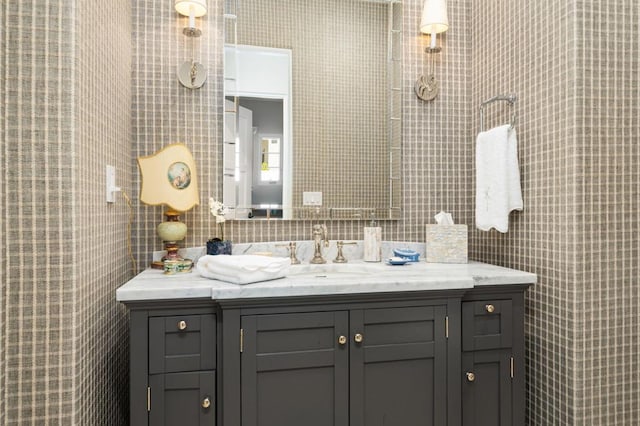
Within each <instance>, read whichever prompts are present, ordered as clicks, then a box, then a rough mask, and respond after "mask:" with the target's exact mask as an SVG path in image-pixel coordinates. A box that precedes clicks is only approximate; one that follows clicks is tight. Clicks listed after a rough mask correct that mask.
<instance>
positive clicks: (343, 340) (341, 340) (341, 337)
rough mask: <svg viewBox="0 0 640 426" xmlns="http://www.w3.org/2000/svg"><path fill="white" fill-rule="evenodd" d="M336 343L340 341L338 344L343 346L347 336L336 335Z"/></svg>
mask: <svg viewBox="0 0 640 426" xmlns="http://www.w3.org/2000/svg"><path fill="white" fill-rule="evenodd" d="M338 343H340V345H342V346H344V345H346V344H347V336H340V337H338Z"/></svg>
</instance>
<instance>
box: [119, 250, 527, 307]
mask: <svg viewBox="0 0 640 426" xmlns="http://www.w3.org/2000/svg"><path fill="white" fill-rule="evenodd" d="M535 282H536V275H535V274H531V273H528V272H522V271H517V270H514V269H509V268H503V267H499V266H494V265H488V264H485V263H479V262H470V263H467V264H443V263H425V262H424V261H420V262H416V263H407V264H405V265H400V266H394V265H389V264H386V263H384V262H381V263H365V262H363V261H358V260H353V261H349V263H347V264H334V263H331V261H330V260H329V261H328V263H327V264H325V265H309V264H303V265H294V266H291V271H290V273H289V275H288V276H287V277H285V278H280V279H277V280H272V281H264V282H259V283H253V284H246V285H236V284H229V283H225V282H222V281H216V280H210V279H207V278H203V277H201V276H200V275H199V274H198V273H197V272H196V271H195V268H194V271H193V272H190V273H183V274H177V275H165V274H164V273H163V272H162V271H159V270H153V269H147V270H145V271H143V272H142V273H140V274H139V275H137V276H136V277H134V278H133V279H132V280H130V281H129V282H127V283H125V284H124V285H123V286H122V287H120V288H119V289H118V290H117V291H116V299H117V300H118V301H120V302H134V301H145V300H166V299H190V298H212V299H214V300H232V299H243V298H246V299H253V298H268V297H295V296H319V295H332V294H356V293H381V292H402V291H425V290H454V289H470V288H473V287H476V286H483V285H503V284H533V283H535Z"/></svg>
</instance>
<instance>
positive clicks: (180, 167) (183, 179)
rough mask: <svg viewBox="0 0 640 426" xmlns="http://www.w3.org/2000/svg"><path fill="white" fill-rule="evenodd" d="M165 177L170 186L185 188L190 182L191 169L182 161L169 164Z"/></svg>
mask: <svg viewBox="0 0 640 426" xmlns="http://www.w3.org/2000/svg"><path fill="white" fill-rule="evenodd" d="M167 177H168V178H169V182H170V183H171V186H173V187H174V188H176V189H185V188H188V187H189V184H191V170H190V169H189V166H187V165H186V164H185V163H183V162H176V163H173V164H171V165H170V166H169V169H168V170H167Z"/></svg>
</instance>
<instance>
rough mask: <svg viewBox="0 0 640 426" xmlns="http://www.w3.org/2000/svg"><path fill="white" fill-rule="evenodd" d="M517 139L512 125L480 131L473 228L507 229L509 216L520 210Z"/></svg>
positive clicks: (520, 193) (477, 143)
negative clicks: (474, 224)
mask: <svg viewBox="0 0 640 426" xmlns="http://www.w3.org/2000/svg"><path fill="white" fill-rule="evenodd" d="M522 207H523V203H522V189H521V188H520V169H519V166H518V140H517V138H516V130H515V129H514V128H511V125H509V124H505V125H504V126H499V127H495V128H493V129H490V130H487V131H486V132H480V133H479V134H478V139H477V141H476V226H477V227H478V229H480V230H482V231H489V230H490V229H491V228H495V229H497V230H498V231H500V232H507V231H508V230H509V213H510V212H511V211H512V210H522Z"/></svg>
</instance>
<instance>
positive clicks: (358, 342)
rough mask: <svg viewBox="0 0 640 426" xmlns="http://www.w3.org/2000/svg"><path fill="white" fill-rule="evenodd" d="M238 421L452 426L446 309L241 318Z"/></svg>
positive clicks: (250, 425)
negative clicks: (239, 406)
mask: <svg viewBox="0 0 640 426" xmlns="http://www.w3.org/2000/svg"><path fill="white" fill-rule="evenodd" d="M241 325H242V335H243V343H242V345H243V348H242V353H241V376H242V379H241V395H242V415H241V420H242V426H258V425H278V426H300V425H305V426H326V425H335V426H349V425H350V426H375V425H384V424H389V425H403V426H412V425H415V426H418V425H446V424H447V394H446V389H447V362H448V360H447V335H446V334H447V330H446V327H447V306H446V304H445V305H436V306H432V305H428V304H425V305H422V306H405V307H393V308H364V309H349V307H348V306H345V310H336V311H327V312H304V313H299V312H298V313H286V314H264V315H245V316H242V318H241Z"/></svg>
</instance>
